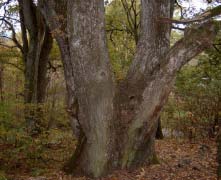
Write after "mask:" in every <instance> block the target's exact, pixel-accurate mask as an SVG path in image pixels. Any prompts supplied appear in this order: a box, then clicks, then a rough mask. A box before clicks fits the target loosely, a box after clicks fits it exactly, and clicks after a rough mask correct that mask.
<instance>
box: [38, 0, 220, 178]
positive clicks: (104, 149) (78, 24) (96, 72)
mask: <svg viewBox="0 0 221 180" xmlns="http://www.w3.org/2000/svg"><path fill="white" fill-rule="evenodd" d="M41 3H42V4H41V10H42V11H43V12H44V15H45V17H46V19H47V22H48V24H49V27H50V28H51V29H55V27H56V26H55V25H56V24H60V23H59V21H57V20H54V19H57V18H56V17H57V15H58V13H57V12H58V10H56V3H55V1H53V0H49V1H45V0H42V1H41ZM141 7H142V8H141V12H142V15H141V33H140V39H139V41H138V46H137V53H136V55H135V58H134V61H133V62H132V64H131V67H130V69H129V71H128V75H127V77H126V79H125V80H123V81H122V82H120V83H119V84H117V85H116V84H115V83H114V81H113V76H112V72H111V70H110V63H109V57H108V53H107V47H106V37H105V31H104V29H105V21H104V2H103V0H91V1H81V0H76V1H72V0H69V1H68V5H67V10H68V11H67V32H65V33H64V34H66V33H67V34H66V35H67V36H65V37H66V39H65V38H62V36H61V34H62V33H58V34H56V35H55V38H56V39H57V42H58V44H59V46H60V50H61V54H62V58H63V63H64V70H65V78H66V84H67V89H68V96H69V97H70V99H71V101H72V103H71V104H72V105H73V107H72V106H69V107H70V108H71V111H72V112H73V114H74V117H75V119H76V121H77V123H78V126H79V129H80V132H81V133H80V135H79V140H78V146H77V148H76V151H75V155H74V156H73V157H72V161H71V162H72V163H71V164H70V166H69V167H70V169H71V171H72V172H74V173H83V174H85V175H91V176H94V177H100V176H102V175H104V174H106V173H107V172H108V171H110V170H113V169H115V168H134V167H137V166H140V165H143V164H144V163H151V162H152V160H153V158H155V151H154V139H155V133H156V129H157V122H158V118H159V115H160V112H161V109H162V107H163V106H164V104H165V103H166V100H167V98H168V96H169V93H170V90H171V87H172V85H173V82H174V79H175V76H176V73H177V72H178V71H179V70H180V68H181V67H182V66H183V65H184V64H185V63H187V62H188V61H189V60H191V59H192V58H193V57H195V56H196V55H197V54H199V53H200V52H202V51H203V50H204V49H205V48H206V47H208V46H209V45H210V44H211V42H212V41H213V39H214V38H215V36H216V33H217V30H218V29H219V28H217V26H216V25H215V24H214V23H213V22H212V21H205V22H203V23H201V24H199V25H195V26H193V27H192V28H189V29H188V30H187V31H186V32H185V35H184V38H183V39H181V40H180V41H178V42H177V43H176V44H175V45H174V46H173V47H171V48H170V41H169V40H170V30H171V23H168V22H164V21H163V18H166V19H168V18H169V19H170V17H171V12H172V10H173V1H171V0H165V1H160V0H156V1H150V0H142V1H141ZM58 32H60V31H58ZM62 32H64V31H62ZM64 39H65V40H64ZM64 52H66V54H68V55H66V56H65V54H64ZM74 97H75V98H74Z"/></svg>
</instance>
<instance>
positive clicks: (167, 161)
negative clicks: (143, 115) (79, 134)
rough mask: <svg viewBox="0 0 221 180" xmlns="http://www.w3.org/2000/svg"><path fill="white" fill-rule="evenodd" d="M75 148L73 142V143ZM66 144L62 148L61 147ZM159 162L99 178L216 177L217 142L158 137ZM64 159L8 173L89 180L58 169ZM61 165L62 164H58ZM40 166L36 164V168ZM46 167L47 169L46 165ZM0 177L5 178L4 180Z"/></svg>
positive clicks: (39, 179)
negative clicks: (41, 169) (33, 169)
mask: <svg viewBox="0 0 221 180" xmlns="http://www.w3.org/2000/svg"><path fill="white" fill-rule="evenodd" d="M71 146H72V148H73V144H72V145H71ZM62 147H63V149H62ZM50 148H51V150H50V151H51V152H50V151H49V153H50V154H53V151H56V153H58V152H60V153H62V152H63V151H65V148H66V150H67V147H65V146H60V147H59V148H58V147H50ZM156 151H157V155H158V160H159V163H158V164H154V165H151V166H147V167H142V168H139V169H137V170H134V171H132V172H129V171H122V170H121V171H116V172H114V173H113V174H111V175H109V176H108V177H105V178H102V179H100V180H215V179H216V168H217V163H216V143H215V141H214V140H200V141H196V142H189V141H188V140H181V139H164V140H157V142H156ZM62 163H63V162H59V160H57V161H54V162H50V166H48V169H47V173H46V171H45V173H44V172H43V173H42V174H41V175H38V174H37V175H35V176H34V177H33V174H29V173H22V172H25V171H24V169H22V167H20V170H21V171H19V168H18V169H17V171H15V172H14V173H12V174H11V175H9V176H7V177H8V179H12V180H89V179H88V178H86V177H78V178H77V177H75V178H73V177H71V176H67V175H65V174H64V173H62V172H61V171H60V170H59V169H60V168H61V165H62ZM58 164H59V165H58ZM36 168H37V167H36ZM44 168H47V167H46V166H45V167H44ZM0 180H5V179H3V178H2V179H1V178H0Z"/></svg>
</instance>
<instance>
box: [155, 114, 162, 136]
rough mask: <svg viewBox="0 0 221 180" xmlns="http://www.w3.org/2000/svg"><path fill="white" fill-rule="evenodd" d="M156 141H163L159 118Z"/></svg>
mask: <svg viewBox="0 0 221 180" xmlns="http://www.w3.org/2000/svg"><path fill="white" fill-rule="evenodd" d="M156 139H163V131H162V127H161V119H160V118H158V125H157V132H156Z"/></svg>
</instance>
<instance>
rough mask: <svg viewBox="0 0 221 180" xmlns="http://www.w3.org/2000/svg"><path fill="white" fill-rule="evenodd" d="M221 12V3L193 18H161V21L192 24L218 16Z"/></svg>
mask: <svg viewBox="0 0 221 180" xmlns="http://www.w3.org/2000/svg"><path fill="white" fill-rule="evenodd" d="M220 14H221V5H220V6H217V7H215V8H213V9H210V10H208V11H206V12H204V13H202V14H200V15H198V16H196V17H194V18H192V19H183V20H175V19H169V18H164V17H162V18H161V21H163V22H167V23H176V24H190V23H195V22H202V21H205V20H208V19H211V18H213V17H215V16H218V15H220Z"/></svg>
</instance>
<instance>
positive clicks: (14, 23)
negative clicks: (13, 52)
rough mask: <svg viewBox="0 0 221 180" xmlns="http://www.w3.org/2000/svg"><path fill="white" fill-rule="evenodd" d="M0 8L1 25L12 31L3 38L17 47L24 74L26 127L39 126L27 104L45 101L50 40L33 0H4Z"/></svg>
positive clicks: (47, 30) (33, 127) (50, 37)
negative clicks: (0, 9)
mask: <svg viewBox="0 0 221 180" xmlns="http://www.w3.org/2000/svg"><path fill="white" fill-rule="evenodd" d="M1 8H2V9H4V10H3V11H4V14H3V16H2V17H1V21H2V22H3V23H2V24H1V25H2V26H4V29H7V30H9V31H11V37H8V35H4V34H3V37H4V38H7V39H9V40H11V41H12V42H13V45H12V46H11V48H14V47H16V48H17V49H18V50H19V51H20V52H21V54H22V60H23V62H22V63H23V65H24V75H25V85H24V89H25V90H24V102H25V104H26V105H27V109H26V113H27V116H26V120H27V127H28V128H29V129H30V131H32V130H33V129H35V128H36V127H37V126H38V123H39V122H37V121H39V118H37V115H36V113H35V112H34V110H31V109H30V108H29V106H30V104H35V105H37V104H39V103H43V102H44V101H45V93H46V87H47V77H46V75H47V65H48V62H49V53H50V50H51V48H52V43H53V39H52V36H51V33H50V30H49V29H48V27H47V25H46V24H45V21H44V18H43V16H42V15H41V13H40V12H39V11H38V9H37V7H36V5H35V4H34V2H33V1H29V0H28V1H26V0H18V1H13V0H10V1H5V2H2V3H1ZM19 25H20V28H19V27H18V26H19ZM18 29H20V30H21V35H20V36H21V40H20V39H19V36H18V33H17V31H18Z"/></svg>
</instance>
